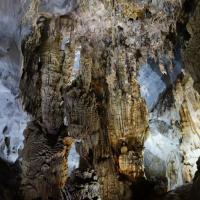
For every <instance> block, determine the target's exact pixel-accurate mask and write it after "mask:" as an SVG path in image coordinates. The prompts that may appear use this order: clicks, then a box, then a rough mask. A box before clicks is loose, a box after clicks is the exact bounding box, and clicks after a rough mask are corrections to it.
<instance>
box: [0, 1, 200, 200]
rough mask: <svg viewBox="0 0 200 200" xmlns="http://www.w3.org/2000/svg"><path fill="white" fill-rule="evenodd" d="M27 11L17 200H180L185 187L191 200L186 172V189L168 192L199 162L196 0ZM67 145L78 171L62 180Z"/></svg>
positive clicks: (62, 4)
mask: <svg viewBox="0 0 200 200" xmlns="http://www.w3.org/2000/svg"><path fill="white" fill-rule="evenodd" d="M21 3H22V2H21ZM23 3H27V4H28V3H29V2H28V1H27V2H25V1H24V2H23ZM8 4H9V3H8ZM27 4H26V6H27V7H26V8H27V10H26V12H25V15H24V17H22V19H21V18H20V19H19V20H20V21H21V23H22V24H21V28H22V32H23V34H24V33H25V31H24V27H28V28H29V29H28V30H29V31H28V32H27V33H28V34H27V35H26V36H25V37H22V36H21V37H22V38H23V42H22V53H23V57H24V61H23V66H22V76H21V80H20V97H21V98H22V104H23V107H24V110H25V111H26V112H28V114H29V115H30V117H31V120H32V122H30V123H29V124H28V125H27V128H26V129H25V131H24V135H25V140H24V149H23V151H22V155H21V169H22V173H21V190H22V196H23V198H24V199H37V198H39V199H44V200H46V199H76V200H77V199H105V200H113V199H115V200H117V199H118V200H121V199H122V200H126V199H127V200H129V199H135V200H137V199H139V200H142V199H145V200H147V199H163V198H164V199H188V200H189V199H191V198H192V196H191V188H192V191H194V198H197V199H198V192H197V188H198V186H199V183H198V182H199V181H198V172H197V173H196V175H195V178H194V185H193V186H192V185H191V184H188V185H184V186H182V187H180V188H178V189H175V188H176V187H177V186H180V185H181V184H184V183H187V182H191V181H192V177H193V175H194V173H195V170H196V167H195V162H196V160H197V158H198V157H199V154H200V151H199V147H200V141H199V129H200V128H199V94H198V92H197V91H198V73H197V74H195V73H196V72H198V69H196V68H197V66H198V59H197V57H198V53H197V54H195V59H194V60H192V61H191V59H190V58H191V57H192V56H191V55H193V54H194V51H197V50H196V46H198V45H196V46H195V43H198V14H199V11H198V10H199V9H198V8H199V5H198V2H197V4H195V1H192V2H189V1H187V0H186V1H181V0H162V1H156V0H155V1H154V0H153V1H151V2H150V1H139V0H138V1H137V0H136V1H134V2H133V1H129V0H116V1H110V0H103V1H100V0H89V1H79V0H77V1H72V0H67V1H64V0H58V1H52V0H48V1H39V0H34V1H31V2H30V4H28V5H27ZM186 28H187V29H186ZM25 30H27V29H26V28H25ZM23 34H22V35H23ZM23 36H24V35H23ZM19 43H20V40H19ZM1 46H3V48H1V49H0V55H1V54H5V50H6V49H8V48H7V46H9V42H4V43H2V45H1ZM197 48H198V47H197ZM12 49H13V48H12ZM183 49H184V51H183V52H184V53H183V54H182V50H183ZM196 55H197V56H196ZM182 56H183V57H184V59H182ZM183 60H184V62H185V65H186V66H185V67H186V69H187V70H188V71H189V72H190V74H191V75H189V74H188V71H185V70H184V63H183ZM19 65H20V63H18V66H19ZM18 81H19V80H18ZM4 85H5V84H4ZM194 88H195V89H197V91H195V89H194ZM16 89H17V90H18V87H16ZM143 98H144V99H143ZM3 130H4V129H3ZM20 130H21V129H20ZM6 131H7V129H6V128H5V130H4V131H3V132H6ZM69 136H70V138H69ZM5 138H6V137H5ZM72 138H74V139H75V140H74V141H72ZM74 142H75V147H73V148H76V151H77V152H78V154H79V155H80V163H78V164H79V169H77V170H75V171H74V172H73V171H72V172H71V169H70V170H68V169H67V165H68V163H69V162H70V160H69V159H70V157H68V158H67V156H68V154H69V152H71V151H70V149H71V144H72V143H74ZM7 143H9V140H8V139H5V144H6V145H7ZM5 150H6V149H5V148H4V151H5ZM4 154H5V153H4ZM16 155H17V154H16ZM16 155H15V156H16ZM78 164H76V165H78ZM77 167H78V166H77ZM69 174H71V175H70V179H69V180H68V179H67V177H68V175H69ZM171 189H175V190H173V191H172V192H169V193H168V194H167V195H166V194H165V193H166V191H168V190H171ZM195 195H196V196H195Z"/></svg>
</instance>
